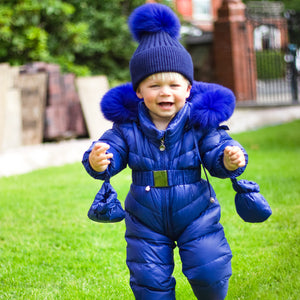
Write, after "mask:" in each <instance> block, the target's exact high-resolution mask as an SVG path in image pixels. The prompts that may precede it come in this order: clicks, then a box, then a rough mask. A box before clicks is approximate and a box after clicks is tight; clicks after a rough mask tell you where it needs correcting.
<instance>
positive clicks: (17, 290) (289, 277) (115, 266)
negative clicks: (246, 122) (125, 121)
mask: <svg viewBox="0 0 300 300" xmlns="http://www.w3.org/2000/svg"><path fill="white" fill-rule="evenodd" d="M233 137H234V138H236V139H237V140H239V141H240V142H241V144H242V145H244V147H245V148H246V149H247V151H248V153H249V157H250V159H249V165H248V167H247V170H246V172H245V173H244V174H243V176H241V178H247V179H249V180H254V181H256V182H258V183H259V185H260V187H261V193H262V194H263V195H264V196H265V198H266V199H267V200H268V202H269V203H270V205H271V207H272V210H273V215H272V216H271V217H270V219H269V220H268V221H267V222H265V223H261V224H248V223H245V222H243V221H242V220H241V219H240V218H239V217H238V215H237V214H236V212H235V208H234V192H233V190H232V188H231V183H230V181H229V180H220V179H214V178H213V179H211V181H212V183H213V186H214V187H215V190H216V192H217V195H218V199H219V201H220V203H221V205H222V220H221V221H222V224H223V225H224V227H225V232H226V236H227V239H228V241H229V243H230V245H231V248H232V252H233V255H234V257H233V261H232V266H233V276H232V277H231V280H230V288H229V293H228V297H227V299H228V300H238V299H247V300H250V299H251V300H259V299H264V300H267V299H270V300H276V299H278V300H289V299H290V300H292V299H293V300H297V299H299V292H300V278H299V270H300V260H299V253H300V251H299V250H300V246H299V245H300V235H299V233H300V232H299V217H300V214H299V213H300V170H299V163H300V121H296V122H293V123H290V124H284V125H280V126H275V127H268V128H264V129H261V130H258V131H252V132H247V133H242V134H235V135H233ZM112 183H113V185H114V187H115V188H116V189H117V191H118V194H119V199H120V200H121V201H123V200H124V197H125V195H126V193H127V190H128V188H129V183H130V172H129V170H125V171H124V172H122V173H121V174H120V175H118V176H117V177H116V178H114V179H113V180H112ZM100 184H101V182H98V181H96V180H93V179H92V178H91V177H89V176H88V175H87V174H86V173H85V171H84V169H83V167H82V166H81V164H80V163H76V164H72V165H66V166H63V167H56V168H48V169H43V170H39V171H35V172H32V173H29V174H25V175H19V176H11V177H7V178H0V207H1V208H0V299H43V300H44V299H68V300H70V299H104V300H109V299H113V300H117V299H118V300H119V299H134V297H133V295H132V293H131V290H130V287H129V272H128V270H127V268H126V264H125V257H126V243H125V240H124V233H125V224H124V222H121V223H116V224H99V223H94V222H92V221H90V220H89V219H88V218H87V217H86V213H87V210H88V208H89V206H90V204H91V203H92V200H93V197H94V195H95V194H96V192H97V190H98V188H99V187H100ZM175 261H176V267H175V272H174V275H175V277H176V280H177V286H176V294H177V299H178V300H190V299H195V297H194V296H193V294H192V291H191V288H190V287H189V284H188V283H187V281H186V279H185V277H184V276H183V275H182V273H181V266H180V260H179V257H178V252H177V250H176V252H175Z"/></svg>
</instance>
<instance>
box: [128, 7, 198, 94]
mask: <svg viewBox="0 0 300 300" xmlns="http://www.w3.org/2000/svg"><path fill="white" fill-rule="evenodd" d="M129 28H130V31H131V34H132V36H133V37H134V39H135V40H137V41H138V42H139V46H138V48H137V49H136V51H135V52H134V54H133V56H132V58H131V60H130V74H131V81H132V86H133V88H134V90H137V88H138V85H139V84H140V82H141V81H143V80H144V79H145V78H147V77H148V76H150V75H152V74H155V73H160V72H176V73H180V74H182V75H183V76H184V77H185V78H187V79H188V80H189V82H190V83H191V84H192V82H193V78H194V76H193V74H194V68H193V62H192V58H191V56H190V54H189V53H188V52H187V50H186V49H185V48H184V47H183V46H182V45H181V44H180V42H179V35H180V22H179V19H178V18H177V16H176V15H175V13H174V12H173V11H172V10H171V9H170V8H169V7H168V6H165V5H162V4H158V3H148V4H144V5H142V6H139V7H138V8H137V9H135V10H134V11H133V13H132V14H131V16H130V18H129Z"/></svg>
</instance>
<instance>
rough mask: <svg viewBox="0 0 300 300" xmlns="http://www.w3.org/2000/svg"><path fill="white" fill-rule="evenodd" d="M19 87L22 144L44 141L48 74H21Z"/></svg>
mask: <svg viewBox="0 0 300 300" xmlns="http://www.w3.org/2000/svg"><path fill="white" fill-rule="evenodd" d="M18 87H19V89H20V91H21V111H22V144H23V145H34V144H40V143H42V142H43V129H44V115H45V105H46V88H47V74H46V73H36V74H26V73H25V74H20V76H19V81H18Z"/></svg>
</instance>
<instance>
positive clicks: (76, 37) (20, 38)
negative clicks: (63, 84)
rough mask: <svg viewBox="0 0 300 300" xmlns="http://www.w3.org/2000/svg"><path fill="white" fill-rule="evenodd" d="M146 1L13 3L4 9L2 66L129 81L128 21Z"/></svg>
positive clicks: (18, 0)
mask: <svg viewBox="0 0 300 300" xmlns="http://www.w3.org/2000/svg"><path fill="white" fill-rule="evenodd" d="M141 3H144V1H142V0H127V1H124V0H109V1H108V0H107V1H94V0H82V1H79V0H70V1H63V0H43V1H39V0H12V1H7V2H5V3H1V4H0V62H6V61H7V62H10V63H11V64H12V65H22V64H25V63H28V62H32V61H45V62H50V63H58V64H60V65H61V67H62V70H63V71H71V72H74V73H76V74H77V75H87V74H89V73H92V74H107V75H109V76H110V77H111V78H116V79H119V80H121V79H123V80H124V79H125V78H127V79H128V74H129V73H128V61H129V59H130V57H131V54H132V52H133V50H134V48H135V46H136V45H135V44H134V42H133V41H132V39H131V36H130V34H129V30H128V28H127V17H128V15H129V14H130V12H131V11H132V10H133V9H134V8H135V7H136V6H138V5H140V4H141Z"/></svg>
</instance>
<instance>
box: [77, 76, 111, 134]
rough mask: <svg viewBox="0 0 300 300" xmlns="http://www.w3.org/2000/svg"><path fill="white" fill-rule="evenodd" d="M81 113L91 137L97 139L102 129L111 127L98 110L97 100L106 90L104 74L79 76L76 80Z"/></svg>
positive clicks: (98, 100)
mask: <svg viewBox="0 0 300 300" xmlns="http://www.w3.org/2000/svg"><path fill="white" fill-rule="evenodd" d="M76 84H77V89H78V94H79V99H80V103H81V107H82V110H83V115H84V118H85V122H86V125H87V129H88V133H89V136H90V138H91V139H94V140H95V139H98V138H99V137H100V136H101V135H102V134H103V133H104V131H106V130H107V129H109V128H111V126H112V123H111V122H110V121H107V120H106V119H105V118H104V117H103V115H102V113H101V112H100V106H99V102H100V100H101V98H102V97H103V95H104V94H105V93H106V92H107V91H108V89H109V85H108V81H107V78H106V76H93V77H79V78H77V80H76Z"/></svg>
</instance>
